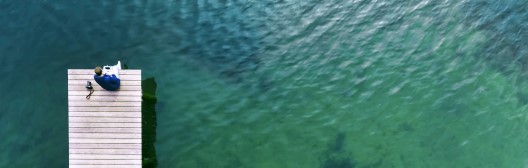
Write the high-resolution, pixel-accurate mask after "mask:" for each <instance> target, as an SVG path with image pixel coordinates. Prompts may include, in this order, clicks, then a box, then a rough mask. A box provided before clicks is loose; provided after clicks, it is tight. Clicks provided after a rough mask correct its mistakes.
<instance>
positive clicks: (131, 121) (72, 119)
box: [68, 117, 141, 123]
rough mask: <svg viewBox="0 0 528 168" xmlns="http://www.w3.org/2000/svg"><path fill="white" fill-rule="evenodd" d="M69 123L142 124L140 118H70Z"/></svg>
mask: <svg viewBox="0 0 528 168" xmlns="http://www.w3.org/2000/svg"><path fill="white" fill-rule="evenodd" d="M68 122H70V123H79V122H129V123H139V122H141V118H140V117H136V118H131V117H126V118H125V117H68Z"/></svg>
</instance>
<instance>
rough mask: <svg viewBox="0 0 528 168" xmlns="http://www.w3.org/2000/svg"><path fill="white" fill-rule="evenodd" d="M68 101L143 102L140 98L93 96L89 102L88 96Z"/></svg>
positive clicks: (69, 98)
mask: <svg viewBox="0 0 528 168" xmlns="http://www.w3.org/2000/svg"><path fill="white" fill-rule="evenodd" d="M68 100H69V101H70V102H72V101H83V102H100V101H103V102H111V101H113V102H126V101H134V102H140V101H142V99H141V97H140V96H126V97H125V96H118V97H116V96H93V95H92V96H91V97H90V99H89V100H86V95H83V96H68Z"/></svg>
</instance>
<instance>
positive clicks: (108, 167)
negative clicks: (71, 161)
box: [69, 165, 142, 168]
mask: <svg viewBox="0 0 528 168" xmlns="http://www.w3.org/2000/svg"><path fill="white" fill-rule="evenodd" d="M141 166H142V165H69V168H141Z"/></svg>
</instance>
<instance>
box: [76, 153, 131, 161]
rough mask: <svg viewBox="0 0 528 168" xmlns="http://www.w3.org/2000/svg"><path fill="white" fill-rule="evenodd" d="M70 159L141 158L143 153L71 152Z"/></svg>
mask: <svg viewBox="0 0 528 168" xmlns="http://www.w3.org/2000/svg"><path fill="white" fill-rule="evenodd" d="M69 157H70V159H121V160H125V159H126V160H140V159H141V155H106V154H69Z"/></svg>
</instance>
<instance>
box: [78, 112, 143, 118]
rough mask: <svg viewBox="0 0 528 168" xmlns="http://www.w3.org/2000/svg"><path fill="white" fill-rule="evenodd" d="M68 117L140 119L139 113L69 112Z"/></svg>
mask: <svg viewBox="0 0 528 168" xmlns="http://www.w3.org/2000/svg"><path fill="white" fill-rule="evenodd" d="M68 116H70V117H119V118H122V117H134V118H137V117H141V112H95V111H91V112H84V111H83V112H69V113H68Z"/></svg>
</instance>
